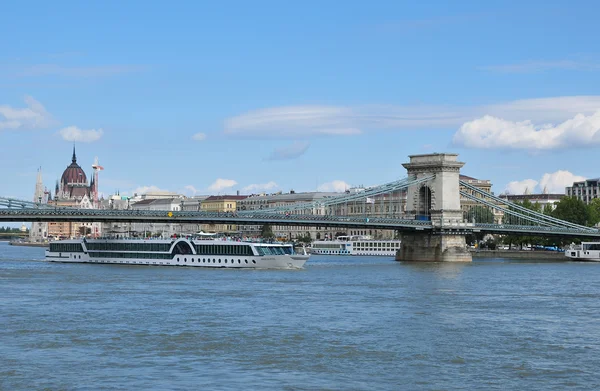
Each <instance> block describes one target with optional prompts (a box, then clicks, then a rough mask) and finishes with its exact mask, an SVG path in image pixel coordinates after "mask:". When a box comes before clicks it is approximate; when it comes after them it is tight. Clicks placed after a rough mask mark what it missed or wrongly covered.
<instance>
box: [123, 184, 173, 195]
mask: <svg viewBox="0 0 600 391" xmlns="http://www.w3.org/2000/svg"><path fill="white" fill-rule="evenodd" d="M151 192H152V193H153V192H168V190H164V189H161V188H159V187H158V186H154V185H151V186H139V187H137V188H135V189H133V190H132V191H131V192H124V193H123V194H127V193H130V194H132V195H133V194H137V195H141V194H146V193H151Z"/></svg>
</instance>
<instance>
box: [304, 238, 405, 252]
mask: <svg viewBox="0 0 600 391" xmlns="http://www.w3.org/2000/svg"><path fill="white" fill-rule="evenodd" d="M398 250H400V240H373V239H371V238H370V237H368V236H338V237H337V239H335V240H317V241H314V242H313V243H312V248H311V253H312V254H319V255H384V256H395V255H396V252H397V251H398Z"/></svg>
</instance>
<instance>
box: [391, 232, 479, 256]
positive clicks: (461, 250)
mask: <svg viewBox="0 0 600 391" xmlns="http://www.w3.org/2000/svg"><path fill="white" fill-rule="evenodd" d="M401 240H402V244H401V245H400V250H398V253H397V254H396V261H408V262H471V261H472V258H471V253H470V252H469V251H468V250H467V246H466V242H465V235H463V234H447V233H442V232H410V233H403V234H402V235H401Z"/></svg>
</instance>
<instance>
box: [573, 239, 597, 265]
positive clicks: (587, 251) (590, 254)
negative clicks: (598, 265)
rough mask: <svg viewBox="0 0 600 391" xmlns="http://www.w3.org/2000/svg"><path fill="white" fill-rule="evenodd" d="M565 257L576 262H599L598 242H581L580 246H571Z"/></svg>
mask: <svg viewBox="0 0 600 391" xmlns="http://www.w3.org/2000/svg"><path fill="white" fill-rule="evenodd" d="M565 255H566V256H567V257H569V258H571V259H574V260H578V261H589V262H600V242H582V243H581V246H572V247H571V248H570V249H566V250H565Z"/></svg>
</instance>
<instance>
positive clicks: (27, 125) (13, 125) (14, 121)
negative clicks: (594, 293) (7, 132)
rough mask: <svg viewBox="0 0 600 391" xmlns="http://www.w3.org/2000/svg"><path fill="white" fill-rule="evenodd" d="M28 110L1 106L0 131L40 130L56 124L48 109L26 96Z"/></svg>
mask: <svg viewBox="0 0 600 391" xmlns="http://www.w3.org/2000/svg"><path fill="white" fill-rule="evenodd" d="M25 103H26V104H27V107H26V108H13V107H10V106H7V105H0V130H2V129H39V128H47V127H50V126H52V125H54V124H55V123H56V121H55V120H54V119H53V118H52V116H51V115H50V114H49V113H48V112H47V111H46V108H45V107H44V106H43V105H42V104H41V103H40V102H38V101H37V100H35V99H34V98H32V97H31V96H25Z"/></svg>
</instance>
